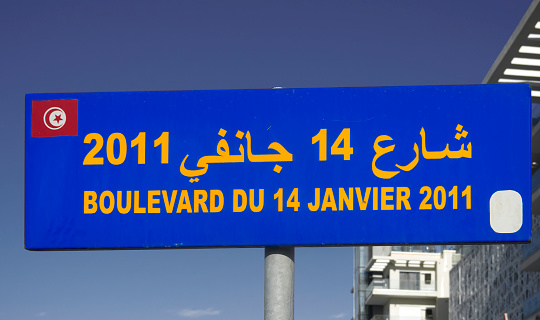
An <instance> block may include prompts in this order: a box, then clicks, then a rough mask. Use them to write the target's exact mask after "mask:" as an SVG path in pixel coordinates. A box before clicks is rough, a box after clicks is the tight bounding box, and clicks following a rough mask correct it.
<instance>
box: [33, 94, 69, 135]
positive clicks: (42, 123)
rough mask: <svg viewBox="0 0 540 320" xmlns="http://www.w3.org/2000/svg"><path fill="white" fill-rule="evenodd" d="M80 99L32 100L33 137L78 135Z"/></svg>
mask: <svg viewBox="0 0 540 320" xmlns="http://www.w3.org/2000/svg"><path fill="white" fill-rule="evenodd" d="M77 107H78V100H75V99H62V100H46V101H32V137H37V138H45V137H60V136H77V122H78V120H77Z"/></svg>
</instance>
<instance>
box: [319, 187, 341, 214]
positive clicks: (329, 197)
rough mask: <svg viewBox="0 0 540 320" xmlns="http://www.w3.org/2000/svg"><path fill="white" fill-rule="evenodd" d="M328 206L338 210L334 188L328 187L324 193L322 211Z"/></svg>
mask: <svg viewBox="0 0 540 320" xmlns="http://www.w3.org/2000/svg"><path fill="white" fill-rule="evenodd" d="M326 208H332V211H336V210H337V207H336V199H335V198H334V192H333V191H332V188H326V192H325V193H324V198H323V203H322V207H321V211H326Z"/></svg>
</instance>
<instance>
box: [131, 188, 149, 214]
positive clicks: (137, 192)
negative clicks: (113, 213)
mask: <svg viewBox="0 0 540 320" xmlns="http://www.w3.org/2000/svg"><path fill="white" fill-rule="evenodd" d="M134 200H135V208H134V210H133V212H135V213H146V208H145V207H142V208H141V207H140V205H139V191H135V197H134Z"/></svg>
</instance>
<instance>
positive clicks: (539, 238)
mask: <svg viewBox="0 0 540 320" xmlns="http://www.w3.org/2000/svg"><path fill="white" fill-rule="evenodd" d="M521 254H522V261H521V271H537V272H539V271H540V231H536V232H535V233H534V234H533V235H532V238H531V243H529V244H523V245H521Z"/></svg>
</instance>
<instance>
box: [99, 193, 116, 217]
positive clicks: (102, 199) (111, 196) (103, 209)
mask: <svg viewBox="0 0 540 320" xmlns="http://www.w3.org/2000/svg"><path fill="white" fill-rule="evenodd" d="M105 198H109V206H108V207H105ZM99 208H100V209H101V212H103V213H104V214H109V213H111V212H112V211H113V209H114V194H113V193H112V192H110V191H108V190H107V191H103V192H102V193H101V196H99Z"/></svg>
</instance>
